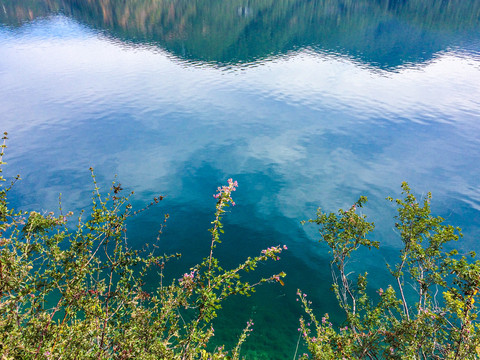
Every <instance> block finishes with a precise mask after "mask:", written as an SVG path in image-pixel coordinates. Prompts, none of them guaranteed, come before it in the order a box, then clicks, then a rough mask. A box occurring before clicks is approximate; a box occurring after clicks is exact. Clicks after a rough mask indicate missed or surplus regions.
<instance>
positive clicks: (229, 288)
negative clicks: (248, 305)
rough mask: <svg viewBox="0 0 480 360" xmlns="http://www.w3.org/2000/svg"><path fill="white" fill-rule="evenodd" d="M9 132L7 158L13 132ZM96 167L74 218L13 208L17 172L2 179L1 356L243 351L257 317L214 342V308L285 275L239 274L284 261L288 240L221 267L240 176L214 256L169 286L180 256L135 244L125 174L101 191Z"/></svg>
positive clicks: (192, 355)
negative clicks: (232, 338)
mask: <svg viewBox="0 0 480 360" xmlns="http://www.w3.org/2000/svg"><path fill="white" fill-rule="evenodd" d="M3 139H4V142H3V145H2V152H1V155H0V162H1V160H2V156H3V150H4V149H5V147H6V145H5V140H6V134H5V136H4V138H3ZM3 164H4V163H1V164H0V167H1V165H3ZM91 170H92V177H93V179H94V184H95V188H94V192H93V199H92V208H91V210H90V212H89V213H88V214H84V213H82V214H80V216H79V217H78V220H76V221H72V219H73V214H72V213H67V214H65V215H64V214H63V212H62V209H61V207H60V213H59V214H57V215H55V214H54V213H45V214H41V213H38V212H35V211H32V212H23V211H15V210H14V209H11V208H9V206H8V201H7V200H8V199H7V195H8V192H9V191H10V190H11V188H12V186H13V184H14V182H15V181H16V180H17V179H18V177H17V179H16V180H14V181H13V182H12V184H11V185H10V186H8V187H5V186H3V184H1V186H2V187H1V188H0V353H1V355H2V357H1V359H2V360H4V359H60V358H62V359H182V360H189V359H222V358H231V359H238V358H239V356H240V355H239V353H240V346H241V344H242V343H243V342H244V341H245V339H246V337H247V335H248V333H249V332H250V331H251V326H252V323H251V321H249V322H248V323H247V326H246V327H245V329H244V331H243V333H242V334H239V341H238V344H237V346H236V347H235V348H234V349H232V350H231V351H226V350H224V349H223V347H218V348H216V349H213V350H208V349H209V347H207V344H208V342H209V340H210V339H211V338H212V336H214V329H213V327H212V320H213V319H214V318H215V317H216V316H217V313H216V311H217V310H218V309H219V308H220V307H221V304H222V302H223V301H224V300H225V299H226V298H228V297H230V296H232V295H236V294H240V295H249V294H250V293H252V292H253V291H254V290H255V287H257V286H258V285H260V284H262V283H265V282H270V281H278V282H281V277H283V276H285V274H284V273H280V274H276V275H272V276H271V277H269V278H260V279H258V281H257V282H256V283H253V284H250V283H248V282H244V281H242V279H241V274H242V273H243V272H245V271H251V270H255V268H256V267H257V265H258V264H259V263H260V262H263V261H266V260H268V259H273V260H278V259H279V258H278V256H279V254H280V253H281V252H282V250H283V247H280V246H274V247H271V248H269V249H266V250H263V251H262V252H261V253H260V254H259V255H258V256H256V257H253V258H248V259H247V260H246V261H245V262H244V263H242V264H240V265H238V266H237V267H236V268H234V269H231V270H224V269H222V268H221V267H220V264H219V261H218V259H216V258H215V257H214V248H215V246H216V245H217V244H218V243H219V242H220V234H221V233H223V230H222V223H221V218H222V215H223V214H224V213H225V208H226V207H228V206H229V205H234V202H233V200H232V197H231V193H232V192H233V191H235V188H236V186H237V183H236V182H233V181H232V180H231V179H230V180H229V183H228V185H227V186H223V187H221V188H218V192H217V194H216V195H214V197H215V198H216V199H217V204H216V211H215V218H214V220H213V222H212V224H213V227H212V228H211V229H210V232H211V234H212V242H211V247H210V249H211V250H210V254H209V256H208V257H206V258H204V259H203V261H202V262H201V263H200V264H198V265H196V266H195V267H193V268H191V269H190V271H189V272H187V273H185V274H184V275H183V276H182V277H181V278H180V279H178V280H174V281H173V282H172V283H171V284H170V285H165V284H163V269H164V267H165V266H166V265H167V263H168V261H170V260H172V259H173V258H176V257H179V256H180V255H177V254H175V255H156V254H155V251H154V250H153V251H151V252H149V253H140V252H138V251H136V250H133V249H132V248H131V247H129V246H128V242H127V235H126V227H125V221H126V220H127V219H128V218H129V217H131V216H132V215H134V214H135V212H134V211H133V210H132V207H131V205H130V204H129V202H128V201H129V196H130V195H129V196H122V195H121V190H122V189H121V185H120V184H118V183H114V184H113V186H112V189H111V192H110V193H108V194H107V195H102V194H101V193H100V189H99V188H98V187H97V183H96V181H95V176H94V175H93V169H91ZM1 180H2V181H4V179H3V177H2V178H1ZM160 200H161V198H155V199H154V202H153V204H154V203H157V202H159V201H160ZM167 217H168V215H167V216H166V218H167ZM166 218H165V220H166ZM70 222H75V226H72V225H70ZM152 247H153V248H154V249H155V246H152ZM151 271H157V272H158V275H159V279H160V281H159V284H158V286H157V288H156V290H155V291H153V292H146V291H145V290H144V287H143V286H144V284H143V281H142V279H143V278H144V276H145V275H146V274H147V272H151Z"/></svg>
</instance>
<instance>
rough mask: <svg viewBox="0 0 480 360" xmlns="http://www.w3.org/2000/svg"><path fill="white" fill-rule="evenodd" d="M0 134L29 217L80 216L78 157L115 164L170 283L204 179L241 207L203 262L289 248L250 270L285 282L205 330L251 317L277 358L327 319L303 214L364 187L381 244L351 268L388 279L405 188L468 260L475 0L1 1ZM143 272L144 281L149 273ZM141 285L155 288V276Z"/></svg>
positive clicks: (84, 190) (476, 91) (202, 216)
mask: <svg viewBox="0 0 480 360" xmlns="http://www.w3.org/2000/svg"><path fill="white" fill-rule="evenodd" d="M0 109H1V110H0V131H2V132H3V131H8V132H9V138H10V139H9V141H8V146H9V147H8V149H7V153H6V156H5V160H6V161H7V162H8V165H7V167H6V168H5V170H6V171H5V172H6V174H7V175H10V176H13V175H14V174H17V173H19V174H21V175H22V178H23V180H22V181H21V182H20V183H18V184H17V185H16V186H15V189H14V192H13V195H12V196H13V197H12V199H11V201H12V203H13V204H14V205H18V206H21V207H22V208H24V209H35V210H42V209H44V210H47V209H48V210H52V209H57V208H58V194H59V193H62V202H63V207H64V208H66V209H71V210H74V211H75V212H78V211H79V210H80V209H82V208H86V207H88V204H89V198H90V194H91V190H92V183H91V179H90V173H89V170H88V168H89V167H90V166H93V167H94V168H95V172H96V174H97V177H98V180H99V183H100V184H101V186H102V188H103V189H105V190H106V189H107V188H108V187H109V185H110V184H111V181H112V180H113V179H114V175H115V174H117V175H118V180H119V181H120V182H121V183H122V186H123V187H124V188H126V189H128V190H135V192H136V195H135V198H134V203H135V205H136V206H138V207H140V206H141V205H142V204H144V203H147V202H149V201H150V200H151V199H152V198H153V197H154V196H155V195H157V194H162V195H164V196H165V200H164V201H163V202H162V203H161V206H159V207H158V208H155V209H153V210H152V211H149V212H147V213H146V214H145V215H143V216H141V217H138V218H136V219H135V220H134V221H132V222H131V224H130V225H129V230H130V243H131V244H133V245H134V246H137V247H141V246H142V245H143V244H145V243H147V242H149V241H150V240H151V239H154V238H155V237H156V233H157V230H158V225H159V223H161V221H162V220H163V214H164V213H169V214H170V216H171V218H170V221H169V222H168V226H167V229H166V231H165V233H164V235H163V237H162V240H161V244H162V247H163V248H162V250H163V251H165V252H181V253H182V254H183V258H182V260H181V261H179V262H177V263H175V264H172V265H171V267H170V275H171V276H173V277H180V275H181V274H183V273H184V272H185V271H187V270H188V268H189V267H190V266H192V265H193V264H195V263H197V262H199V261H201V259H202V258H203V257H204V256H206V255H207V254H208V246H209V242H210V240H209V233H208V232H207V229H208V228H209V227H210V221H211V220H212V217H213V211H214V206H215V200H214V199H213V197H212V194H213V193H214V192H215V189H216V187H217V186H219V185H222V184H226V180H227V179H228V178H230V177H231V178H234V179H235V180H237V181H238V183H239V188H238V191H237V192H236V193H234V198H235V201H236V202H237V206H235V207H234V208H231V211H230V213H229V214H228V215H227V217H226V218H225V224H226V227H225V230H226V231H225V232H226V233H225V236H224V238H223V243H222V244H221V246H220V247H219V248H218V252H217V255H218V257H220V258H221V261H222V262H223V264H224V265H225V266H224V267H229V266H230V267H231V266H234V265H235V264H237V263H239V262H241V261H242V260H243V259H245V258H246V257H247V256H252V255H255V254H257V253H258V252H259V251H260V250H261V249H263V248H265V247H268V246H271V245H277V244H286V245H287V246H288V248H289V250H288V251H287V252H286V253H285V255H284V256H283V257H282V261H280V262H276V263H274V264H265V265H264V266H261V269H260V271H259V275H262V274H263V275H268V274H270V273H272V272H274V271H280V270H284V271H285V272H286V273H287V278H286V279H285V286H284V287H282V286H280V285H279V284H272V285H268V286H265V287H263V288H262V289H260V290H259V291H258V293H257V294H256V295H255V296H253V297H252V298H248V299H244V298H238V299H233V300H232V301H230V302H228V303H227V304H226V305H225V309H224V312H223V313H222V316H221V317H220V318H219V320H218V322H217V326H216V329H217V331H216V341H217V342H218V343H226V344H227V345H231V344H232V343H234V342H235V341H236V338H237V336H238V334H239V333H240V331H241V330H240V329H241V328H242V327H243V326H244V324H245V323H246V322H247V320H248V319H250V318H251V319H253V321H254V322H255V327H254V332H253V334H252V336H251V337H250V339H249V340H248V342H247V343H246V344H245V345H244V348H243V349H244V355H245V356H247V358H248V359H292V358H293V356H294V354H295V348H296V344H297V340H298V331H297V327H298V318H299V316H300V315H301V309H300V307H299V304H298V302H296V301H295V292H296V289H297V288H300V289H302V290H303V291H304V292H306V293H308V296H309V297H310V298H311V300H312V301H313V306H314V308H315V309H316V312H317V314H319V315H320V314H323V313H325V312H328V313H330V314H331V316H332V317H333V318H334V320H335V321H336V322H341V319H342V318H341V314H340V313H339V311H338V308H337V307H336V302H335V299H334V296H333V294H332V293H331V292H330V290H329V288H330V270H329V265H328V254H327V253H326V249H325V248H324V247H321V246H320V245H318V243H317V240H318V236H317V234H316V230H315V228H314V227H313V226H305V227H303V226H302V225H300V221H301V220H304V219H308V218H311V217H314V216H315V210H316V208H317V207H319V206H320V207H322V208H323V209H325V210H327V211H336V209H338V208H339V207H348V206H350V205H351V204H352V203H353V202H354V201H355V200H357V198H358V197H359V196H360V195H367V196H368V198H369V203H368V206H367V208H366V209H365V213H367V214H368V216H369V217H370V219H371V220H373V221H375V224H376V227H377V229H376V232H375V235H374V236H375V238H377V239H378V240H381V242H382V245H381V246H382V247H381V249H380V250H379V251H377V252H372V253H366V254H362V258H361V260H357V261H356V262H354V263H353V264H352V269H354V270H358V269H363V270H365V269H366V270H368V272H369V273H370V277H371V280H370V281H371V285H372V288H375V287H379V286H385V284H387V282H388V277H387V274H386V271H385V266H384V264H385V262H386V261H390V262H392V261H394V259H395V256H396V252H395V251H396V250H398V248H399V246H400V244H399V239H398V236H397V235H396V233H395V232H394V231H393V223H394V220H393V218H392V217H393V216H394V214H395V209H394V208H393V207H392V205H391V204H389V203H387V201H385V197H386V196H389V195H391V196H393V197H399V196H400V184H401V182H402V181H408V182H409V184H410V185H411V187H412V188H413V190H414V192H415V194H417V195H418V196H421V195H422V194H425V193H426V192H428V191H432V193H433V205H432V208H433V211H434V213H435V214H437V215H441V216H443V217H444V218H446V220H447V222H448V223H451V224H454V225H458V226H461V227H462V228H463V233H464V239H463V240H462V242H461V243H459V244H458V246H460V247H461V248H462V249H463V250H465V251H466V250H472V249H473V250H477V251H480V244H479V243H478V241H477V239H478V238H479V235H480V227H479V224H480V180H479V179H480V167H479V164H480V1H474V0H444V1H437V0H404V1H395V0H375V1H373V0H371V1H368V0H343V1H340V0H284V1H278V0H277V1H274V0H270V1H269V0H231V1H225V0H211V1H208V2H206V1H200V0H163V1H160V0H132V1H128V2H124V1H122V2H120V1H118V2H116V1H101V0H92V1H88V2H84V1H75V0H43V1H40V0H37V1H31V0H0ZM152 281H153V280H152ZM151 285H152V286H153V285H154V284H151Z"/></svg>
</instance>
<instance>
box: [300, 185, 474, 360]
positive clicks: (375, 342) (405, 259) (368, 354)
mask: <svg viewBox="0 0 480 360" xmlns="http://www.w3.org/2000/svg"><path fill="white" fill-rule="evenodd" d="M402 189H403V194H404V196H405V197H404V199H397V200H395V201H394V200H393V199H392V198H389V199H388V200H389V201H392V202H393V201H394V202H395V203H396V205H397V207H398V215H397V216H396V223H395V227H396V229H397V232H398V234H399V236H400V238H401V241H402V243H403V247H402V249H401V251H400V259H399V262H398V264H396V265H395V266H389V271H390V273H391V275H392V276H393V285H389V286H388V287H387V288H386V289H385V290H383V289H379V290H378V296H376V295H374V296H372V294H369V293H368V292H367V274H366V273H365V274H360V275H359V276H358V278H357V279H352V278H351V273H349V269H348V261H349V259H350V258H351V257H353V256H355V251H357V250H358V249H359V248H360V247H366V248H368V249H371V248H378V247H379V243H378V242H376V241H372V240H369V239H368V234H369V232H371V231H372V230H373V228H374V226H373V223H370V222H368V221H367V220H366V217H365V215H359V214H358V213H357V210H358V208H361V207H362V206H363V204H364V203H365V202H366V198H364V197H362V198H360V200H359V201H358V202H357V203H355V204H354V205H353V206H352V207H351V208H350V209H349V210H346V211H345V210H342V209H340V210H339V211H338V214H334V213H330V214H326V213H323V212H322V211H321V210H320V209H319V210H318V212H317V218H316V219H314V220H309V222H311V223H315V224H317V225H318V226H319V231H320V235H321V240H320V241H321V242H323V243H326V244H327V245H328V247H329V248H330V254H331V255H332V260H331V271H332V275H333V290H334V292H335V295H336V297H337V299H338V303H339V305H340V307H341V308H342V309H343V310H344V312H345V316H346V321H345V324H344V326H342V327H341V328H340V329H338V330H337V329H334V327H333V325H332V324H331V323H330V322H329V320H328V315H325V316H324V317H323V318H322V319H321V321H318V320H317V318H316V317H315V315H314V313H313V310H312V305H311V303H310V302H309V301H308V300H307V297H306V295H305V294H303V293H302V292H301V291H298V296H299V297H300V299H301V301H302V304H303V308H304V310H305V311H306V313H307V315H308V317H307V320H306V319H304V318H302V319H301V320H300V329H299V330H300V331H301V332H302V335H303V338H304V340H305V341H306V343H307V346H308V349H309V351H310V354H311V355H312V357H313V358H314V359H462V358H464V359H476V358H478V357H479V355H480V332H479V324H478V312H479V309H478V306H477V302H476V301H477V300H478V295H479V294H478V288H479V286H480V262H479V261H478V260H476V261H469V260H468V257H472V258H474V257H475V254H474V253H473V252H471V253H470V254H469V255H468V257H467V256H459V255H458V252H457V251H456V250H453V251H446V250H445V249H444V248H445V245H446V244H447V243H449V242H450V241H452V240H453V241H456V240H457V239H458V238H459V237H460V236H461V234H460V233H459V231H460V229H458V228H454V227H452V226H449V225H444V224H443V221H444V220H443V219H442V218H441V217H433V216H432V215H431V213H430V199H431V194H428V195H427V196H426V198H425V199H423V201H422V202H421V203H419V202H418V201H417V199H416V198H415V196H414V195H412V193H411V191H410V188H409V187H408V185H407V184H406V183H403V184H402ZM412 288H413V291H412ZM306 358H308V355H304V356H303V357H302V359H306Z"/></svg>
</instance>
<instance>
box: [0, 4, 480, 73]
mask: <svg viewBox="0 0 480 360" xmlns="http://www.w3.org/2000/svg"><path fill="white" fill-rule="evenodd" d="M2 7H3V13H0V22H3V23H6V24H10V25H14V26H15V25H18V24H21V23H23V22H24V21H27V20H33V19H35V18H38V17H45V16H48V15H50V14H57V13H63V14H65V15H67V16H69V17H72V18H74V19H76V20H78V21H79V22H81V23H83V24H88V25H89V26H92V27H93V28H95V29H98V30H100V31H104V32H105V33H106V34H108V35H110V36H114V37H115V38H117V39H121V40H122V41H127V42H130V43H134V44H139V43H144V44H145V43H146V44H153V45H158V46H160V47H161V48H163V49H166V50H168V51H169V52H171V53H172V54H174V55H175V56H178V57H180V58H182V59H187V60H189V61H194V62H195V61H206V62H211V63H215V64H223V65H227V64H237V63H245V62H247V63H248V62H252V61H259V60H263V59H266V58H268V57H271V56H272V55H277V54H286V53H288V52H291V51H297V50H298V49H302V48H307V47H309V48H312V49H314V51H320V52H327V53H332V52H333V53H339V54H342V55H348V56H352V57H354V58H358V59H360V60H361V61H362V62H365V63H368V64H371V65H373V66H378V67H381V68H392V67H397V66H400V65H405V64H412V63H418V62H423V61H426V60H429V59H431V58H432V57H433V56H434V55H435V53H438V52H439V51H443V50H446V49H451V48H456V47H461V46H464V45H465V44H466V43H468V42H471V41H474V42H477V45H478V41H479V40H480V21H479V18H480V2H479V1H464V0H447V1H436V0H408V1H404V0H377V1H372V0H341V1H340V0H309V1H305V0H284V1H275V0H231V1H223V0H212V1H208V2H206V1H201V0H162V1H158V0H132V1H128V2H120V1H101V0H96V1H83V0H81V1H80V0H42V1H27V0H20V1H19V0H2Z"/></svg>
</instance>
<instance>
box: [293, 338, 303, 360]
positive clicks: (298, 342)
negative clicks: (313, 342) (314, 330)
mask: <svg viewBox="0 0 480 360" xmlns="http://www.w3.org/2000/svg"><path fill="white" fill-rule="evenodd" d="M301 336H302V333H301V332H300V334H298V340H297V347H296V348H295V354H294V355H293V360H295V359H296V357H297V351H298V345H299V344H300V338H301Z"/></svg>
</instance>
